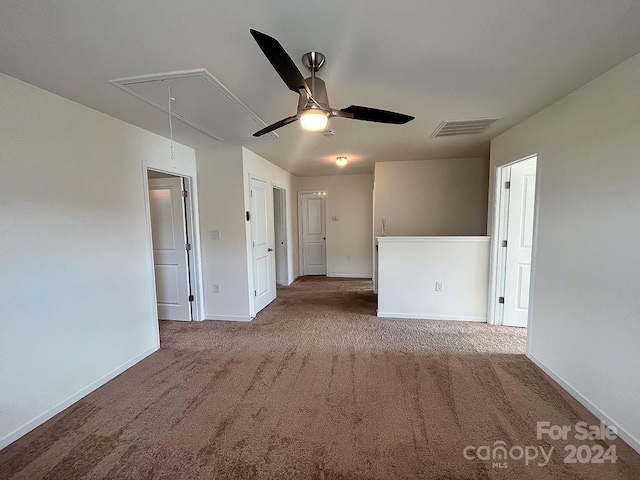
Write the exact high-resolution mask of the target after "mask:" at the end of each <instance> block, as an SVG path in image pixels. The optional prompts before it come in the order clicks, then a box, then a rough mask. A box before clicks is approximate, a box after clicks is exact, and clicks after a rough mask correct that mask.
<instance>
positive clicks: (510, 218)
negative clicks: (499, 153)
mask: <svg viewBox="0 0 640 480" xmlns="http://www.w3.org/2000/svg"><path fill="white" fill-rule="evenodd" d="M536 169H537V156H536V155H533V156H530V157H526V158H523V159H521V160H518V161H516V162H513V163H511V164H508V165H505V166H503V167H500V168H498V170H497V172H496V195H497V197H496V198H497V199H498V202H497V207H498V211H497V216H496V223H497V232H496V235H495V237H494V238H496V240H497V242H496V245H495V248H494V252H495V258H494V266H495V271H496V275H495V292H497V295H494V296H493V298H491V299H490V303H492V302H493V307H494V309H493V311H494V315H493V320H494V322H493V323H495V324H498V325H505V326H511V327H527V324H528V319H529V302H530V297H531V295H530V290H531V265H532V249H533V239H534V228H535V216H536V208H535V205H536Z"/></svg>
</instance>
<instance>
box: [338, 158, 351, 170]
mask: <svg viewBox="0 0 640 480" xmlns="http://www.w3.org/2000/svg"><path fill="white" fill-rule="evenodd" d="M347 163H349V160H348V159H347V157H344V156H343V157H336V165H337V166H339V167H340V168H344V167H346V166H347Z"/></svg>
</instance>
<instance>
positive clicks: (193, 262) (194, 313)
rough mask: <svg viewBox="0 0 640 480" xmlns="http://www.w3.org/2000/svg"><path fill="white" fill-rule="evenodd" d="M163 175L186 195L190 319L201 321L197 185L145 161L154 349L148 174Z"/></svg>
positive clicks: (190, 178) (189, 178)
mask: <svg viewBox="0 0 640 480" xmlns="http://www.w3.org/2000/svg"><path fill="white" fill-rule="evenodd" d="M150 170H151V171H153V172H158V173H164V174H167V175H172V176H174V177H181V178H182V179H183V181H184V185H185V187H186V189H187V191H188V192H189V195H188V196H187V198H186V201H185V207H186V209H185V219H186V229H187V236H188V238H189V239H190V241H191V250H190V251H188V258H189V265H188V269H189V281H190V286H191V292H192V294H193V296H194V301H193V302H192V305H191V320H192V321H200V320H203V319H204V289H203V284H202V255H201V247H200V232H199V228H198V222H197V218H198V198H197V182H196V179H195V178H194V177H193V176H192V175H188V174H185V173H182V172H176V171H169V170H165V169H162V168H160V167H156V166H154V165H152V164H150V163H148V162H143V164H142V186H143V189H142V190H143V195H144V211H145V212H144V213H145V224H146V225H145V226H146V230H147V251H148V266H149V267H148V268H149V275H150V277H151V292H150V300H151V305H152V318H153V321H154V328H155V331H156V346H157V347H159V346H160V323H159V320H158V299H157V296H156V274H155V268H154V260H153V235H152V231H151V204H150V199H149V176H148V175H149V171H150Z"/></svg>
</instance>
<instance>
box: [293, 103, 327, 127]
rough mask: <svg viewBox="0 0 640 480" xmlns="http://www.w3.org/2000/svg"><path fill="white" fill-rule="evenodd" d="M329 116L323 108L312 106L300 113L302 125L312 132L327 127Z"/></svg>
mask: <svg viewBox="0 0 640 480" xmlns="http://www.w3.org/2000/svg"><path fill="white" fill-rule="evenodd" d="M328 121H329V118H328V116H327V114H326V113H325V112H323V111H322V110H319V109H316V108H311V109H309V110H305V111H304V112H302V113H301V114H300V125H301V126H302V128H303V129H305V130H309V131H311V132H319V131H321V130H324V129H325V128H327V122H328Z"/></svg>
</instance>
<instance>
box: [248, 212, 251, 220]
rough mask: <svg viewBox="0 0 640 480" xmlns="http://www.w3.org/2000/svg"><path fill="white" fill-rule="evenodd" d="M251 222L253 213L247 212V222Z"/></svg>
mask: <svg viewBox="0 0 640 480" xmlns="http://www.w3.org/2000/svg"><path fill="white" fill-rule="evenodd" d="M249 220H251V213H250V212H247V222H248V221H249Z"/></svg>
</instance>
